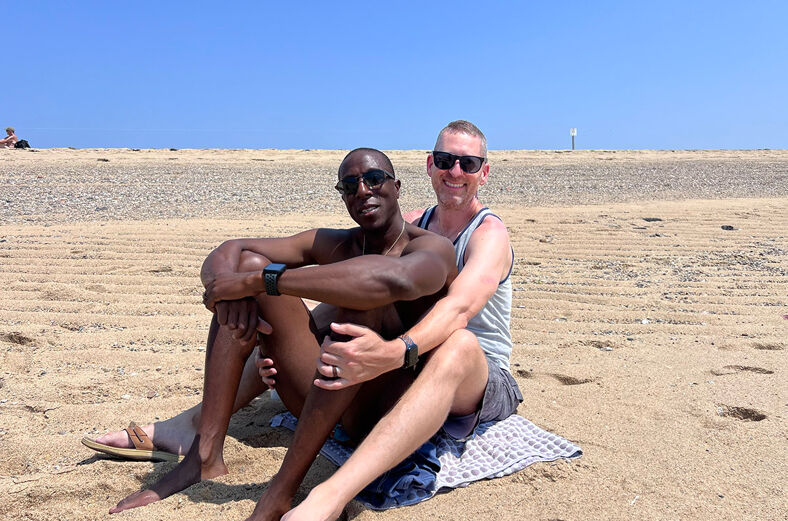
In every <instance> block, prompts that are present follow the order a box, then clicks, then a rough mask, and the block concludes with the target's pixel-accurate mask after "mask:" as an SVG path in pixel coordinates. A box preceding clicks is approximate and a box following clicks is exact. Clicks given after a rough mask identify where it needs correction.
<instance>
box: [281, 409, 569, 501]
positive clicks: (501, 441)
mask: <svg viewBox="0 0 788 521" xmlns="http://www.w3.org/2000/svg"><path fill="white" fill-rule="evenodd" d="M297 422H298V420H296V418H295V417H294V416H293V415H292V414H290V413H288V412H284V413H281V414H278V415H276V416H274V418H273V419H272V420H271V426H272V427H279V426H282V427H286V428H288V429H290V430H292V431H294V430H295V428H296V425H297ZM337 431H338V432H336V431H335V434H334V437H332V438H329V439H328V441H326V443H325V444H324V445H323V448H322V449H321V450H320V453H321V454H322V455H323V456H325V457H326V458H328V460H329V461H331V462H332V463H334V464H335V465H342V464H343V463H344V462H345V461H347V459H348V458H349V457H350V455H351V454H352V453H353V449H352V448H349V447H347V446H345V445H342V444H341V443H338V442H337V441H336V439H335V438H338V439H341V438H342V432H341V427H337ZM582 453H583V452H582V451H581V450H580V447H578V446H577V445H575V444H573V443H572V442H570V441H568V440H566V439H564V438H562V437H561V436H558V435H556V434H552V433H550V432H547V431H545V430H543V429H540V428H539V427H537V426H536V425H534V424H533V423H531V422H529V421H528V420H526V419H525V418H523V417H522V416H518V415H516V414H513V415H511V416H509V417H508V418H506V419H505V420H501V421H498V422H487V423H482V424H481V425H479V426H478V427H477V428H476V430H475V431H474V434H473V437H472V438H471V439H469V440H467V441H465V442H461V441H457V440H455V439H453V438H451V437H450V436H448V435H447V434H445V433H444V432H443V431H442V430H441V431H439V432H438V433H437V434H436V435H435V436H433V437H432V438H431V439H430V440H429V441H428V442H426V443H425V444H424V445H422V446H421V447H419V449H418V450H416V452H414V453H413V454H411V455H410V456H408V457H407V458H406V459H405V460H404V461H403V462H401V463H400V464H399V465H397V466H396V467H394V468H393V469H391V470H389V471H387V472H385V473H383V475H381V476H380V477H378V478H377V479H376V480H375V481H373V482H372V483H370V484H369V485H367V487H366V488H365V489H364V490H362V491H361V492H360V493H359V494H358V496H356V499H357V500H358V501H360V502H361V503H363V504H364V505H365V506H366V507H367V508H371V509H374V510H386V509H389V508H394V507H400V506H405V505H413V504H415V503H419V502H421V501H424V500H426V499H429V498H431V497H432V496H434V495H435V494H437V493H438V492H439V491H441V489H452V488H457V487H466V486H468V484H469V483H471V482H473V481H477V480H480V479H492V478H500V477H502V476H507V475H509V474H512V473H514V472H517V471H519V470H522V469H524V468H525V467H527V466H528V465H531V464H532V463H536V462H537V461H555V460H557V459H561V458H566V459H571V458H578V457H580V456H581V455H582Z"/></svg>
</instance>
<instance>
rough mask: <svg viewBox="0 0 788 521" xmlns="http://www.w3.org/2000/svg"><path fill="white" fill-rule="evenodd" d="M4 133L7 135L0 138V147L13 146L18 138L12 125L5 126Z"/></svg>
mask: <svg viewBox="0 0 788 521" xmlns="http://www.w3.org/2000/svg"><path fill="white" fill-rule="evenodd" d="M5 133H6V134H8V137H6V138H3V139H0V148H14V145H16V142H17V141H19V138H18V137H16V134H14V127H6V129H5Z"/></svg>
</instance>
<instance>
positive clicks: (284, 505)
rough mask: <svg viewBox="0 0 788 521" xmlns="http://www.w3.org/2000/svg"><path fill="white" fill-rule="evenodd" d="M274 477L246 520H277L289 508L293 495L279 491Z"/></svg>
mask: <svg viewBox="0 0 788 521" xmlns="http://www.w3.org/2000/svg"><path fill="white" fill-rule="evenodd" d="M275 479H276V477H274V479H272V482H273V483H272V484H271V486H269V487H268V488H267V489H266V490H265V492H264V493H263V496H262V497H261V498H260V501H258V502H257V505H255V507H254V512H252V515H251V516H249V517H247V518H246V521H279V520H280V519H282V516H283V515H284V513H285V512H287V511H288V510H290V507H291V506H292V503H293V496H292V494H288V493H281V492H280V491H279V489H278V487H277V484H276V483H275Z"/></svg>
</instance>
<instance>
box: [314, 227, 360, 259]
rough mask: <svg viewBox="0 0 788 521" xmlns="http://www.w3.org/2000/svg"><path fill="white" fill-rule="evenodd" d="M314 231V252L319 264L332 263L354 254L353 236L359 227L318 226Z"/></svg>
mask: <svg viewBox="0 0 788 521" xmlns="http://www.w3.org/2000/svg"><path fill="white" fill-rule="evenodd" d="M312 233H313V237H314V239H313V240H314V242H313V252H314V257H315V260H316V261H317V263H318V264H330V263H333V262H339V261H341V260H345V259H348V258H350V257H352V256H354V254H353V249H352V245H353V237H354V235H355V234H357V233H358V228H316V229H314V230H312ZM356 255H357V253H356Z"/></svg>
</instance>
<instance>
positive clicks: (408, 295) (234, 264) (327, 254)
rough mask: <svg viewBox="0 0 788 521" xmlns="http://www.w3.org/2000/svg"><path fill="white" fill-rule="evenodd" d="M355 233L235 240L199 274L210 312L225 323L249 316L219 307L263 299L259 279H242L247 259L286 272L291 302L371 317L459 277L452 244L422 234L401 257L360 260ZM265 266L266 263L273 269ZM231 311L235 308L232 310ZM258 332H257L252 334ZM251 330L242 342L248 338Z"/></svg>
mask: <svg viewBox="0 0 788 521" xmlns="http://www.w3.org/2000/svg"><path fill="white" fill-rule="evenodd" d="M353 233H354V230H330V229H313V230H308V231H305V232H302V233H299V234H297V235H294V236H292V237H287V238H281V239H236V240H232V241H227V242H225V243H223V244H222V245H220V246H219V247H218V248H217V249H216V250H214V251H213V252H212V253H211V254H210V255H209V256H208V258H207V259H206V260H205V262H204V263H203V267H202V270H201V273H200V277H201V279H202V282H203V285H204V286H205V288H206V302H205V304H206V306H207V307H208V308H209V309H211V310H213V311H216V312H217V319H218V320H219V323H220V324H222V323H223V319H224V323H232V320H234V319H235V317H236V316H239V318H238V321H239V322H240V321H242V320H243V319H244V318H246V319H247V320H245V321H244V322H245V323H244V326H248V325H250V324H253V320H254V318H252V319H251V320H249V317H250V315H249V314H247V315H246V316H245V317H243V316H242V315H243V314H242V313H240V315H239V313H237V312H235V313H234V312H233V311H232V310H228V311H226V315H225V314H224V313H225V312H224V311H223V310H221V308H222V307H223V306H222V305H218V304H219V303H220V302H227V301H238V300H240V299H244V298H247V297H254V296H256V295H259V294H261V293H264V292H265V285H264V282H263V278H262V273H261V271H253V272H240V273H239V272H238V271H237V270H238V266H239V263H240V260H241V258H242V256H243V255H244V253H245V252H249V253H253V254H257V255H259V256H261V257H263V258H264V259H265V261H267V262H279V263H283V264H286V265H287V266H288V268H297V269H289V270H288V271H286V272H285V273H284V274H283V275H282V276H281V277H280V279H279V284H278V286H279V291H280V293H282V294H285V295H292V296H298V297H302V298H310V299H314V300H318V301H321V302H325V303H327V304H332V305H335V306H338V307H343V308H349V309H356V310H369V309H374V308H377V307H380V306H383V305H386V304H391V303H394V302H397V301H410V300H415V299H417V298H419V297H423V296H425V295H431V294H434V293H436V292H438V291H440V290H441V289H442V288H444V287H445V286H447V285H448V284H449V283H450V282H451V280H453V278H454V275H455V273H456V267H455V266H454V250H453V248H452V246H451V243H449V242H448V240H446V239H445V238H443V237H440V236H438V235H435V234H432V233H421V232H420V231H419V232H417V234H416V235H417V236H416V237H413V238H412V239H411V240H410V241H409V243H408V245H407V246H406V247H405V249H404V250H403V251H402V254H401V256H399V257H387V256H383V255H364V256H357V253H356V252H354V251H353V235H352V234H353ZM267 262H265V263H266V264H267ZM228 307H229V306H228ZM248 329H249V330H252V331H253V329H254V328H253V327H249V328H248ZM248 333H249V332H248V330H245V333H244V334H248Z"/></svg>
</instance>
